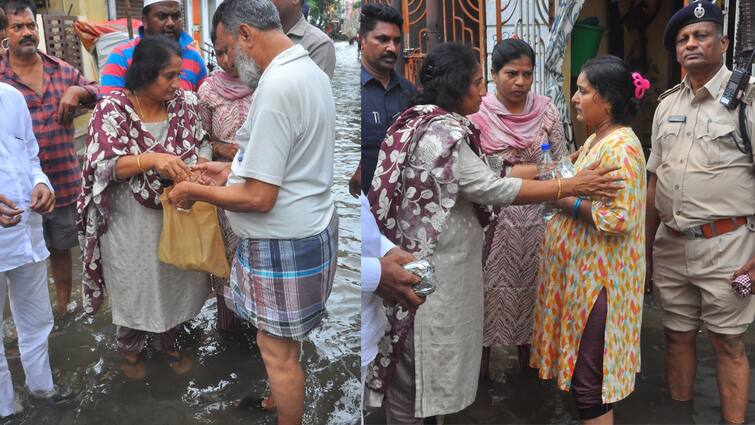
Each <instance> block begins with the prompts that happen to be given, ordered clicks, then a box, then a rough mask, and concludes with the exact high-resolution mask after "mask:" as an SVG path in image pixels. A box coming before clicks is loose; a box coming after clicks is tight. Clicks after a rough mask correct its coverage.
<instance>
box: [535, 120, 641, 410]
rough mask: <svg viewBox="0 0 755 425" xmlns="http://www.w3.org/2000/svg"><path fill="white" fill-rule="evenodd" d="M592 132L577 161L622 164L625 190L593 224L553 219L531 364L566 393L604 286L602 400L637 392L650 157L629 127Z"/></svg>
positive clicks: (580, 164)
mask: <svg viewBox="0 0 755 425" xmlns="http://www.w3.org/2000/svg"><path fill="white" fill-rule="evenodd" d="M593 140H594V136H591V137H590V138H589V139H588V140H587V142H585V147H584V148H583V152H582V153H581V155H580V156H579V159H578V160H577V162H576V164H575V166H576V168H577V170H578V171H579V170H581V169H583V168H586V167H587V166H588V165H590V164H592V163H594V162H598V161H599V162H600V163H601V166H605V167H609V166H621V167H622V168H621V170H619V171H617V172H616V173H618V175H620V176H621V177H623V178H624V179H625V181H624V183H623V184H624V189H622V190H620V191H619V192H618V194H617V197H616V198H614V199H610V200H609V199H603V198H601V199H596V200H594V201H593V203H592V217H593V220H594V222H595V224H594V225H593V224H587V223H585V222H584V221H577V220H575V219H573V218H571V216H570V215H569V214H567V213H563V212H562V213H560V214H557V215H556V216H555V217H554V218H553V219H551V220H550V221H549V222H548V225H547V226H546V230H545V240H544V242H543V251H542V258H541V262H540V272H539V275H538V280H539V282H538V293H537V301H536V305H535V325H534V327H533V331H532V357H531V358H530V365H531V366H533V367H537V368H539V369H540V377H541V378H544V379H549V378H554V377H556V378H558V386H559V388H561V389H562V390H565V391H568V390H569V388H570V387H571V379H572V374H573V372H574V366H575V364H576V362H577V354H578V353H579V343H580V339H581V336H582V331H583V329H584V327H585V324H586V323H587V317H588V315H589V314H590V311H591V309H592V306H593V305H594V304H595V300H596V299H597V297H598V294H599V293H600V290H601V289H602V288H606V294H607V302H608V314H607V317H606V333H605V350H604V357H603V391H602V393H603V402H604V403H613V402H616V401H618V400H621V399H623V398H625V397H626V396H628V395H629V394H630V393H631V392H632V390H633V389H634V379H635V374H636V373H637V372H639V370H640V325H641V323H642V297H643V287H644V282H645V190H646V181H645V180H646V168H645V157H644V155H643V152H642V146H641V145H640V142H639V140H638V139H637V136H636V135H635V134H634V132H633V131H632V129H631V128H628V127H624V128H621V129H618V130H615V131H613V132H612V133H610V134H609V135H607V136H606V137H605V138H604V139H603V140H600V141H598V143H597V144H596V145H595V146H592V142H593Z"/></svg>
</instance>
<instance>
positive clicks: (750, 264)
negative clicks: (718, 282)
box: [732, 256, 755, 280]
mask: <svg viewBox="0 0 755 425" xmlns="http://www.w3.org/2000/svg"><path fill="white" fill-rule="evenodd" d="M745 273H747V274H749V275H750V279H752V280H755V256H753V257H752V258H750V259H749V260H748V261H747V262H746V263H745V265H744V266H742V268H740V269H739V270H737V271H735V272H734V276H732V279H734V278H735V277H737V276H739V275H741V274H745Z"/></svg>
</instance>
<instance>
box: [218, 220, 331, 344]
mask: <svg viewBox="0 0 755 425" xmlns="http://www.w3.org/2000/svg"><path fill="white" fill-rule="evenodd" d="M337 254H338V215H337V214H335V213H334V214H333V218H332V219H331V220H330V224H329V225H328V227H327V228H326V229H325V230H323V231H322V232H320V233H319V234H317V235H314V236H310V237H308V238H304V239H292V240H282V239H241V240H239V244H238V248H237V250H236V256H235V258H234V260H233V265H232V266H231V285H230V288H229V293H228V294H227V296H228V298H229V301H230V302H229V303H228V304H229V305H230V306H233V309H234V311H235V312H236V314H237V315H238V316H239V317H241V318H242V319H244V320H248V321H249V322H251V323H252V324H253V325H254V327H256V328H257V329H258V330H261V331H264V332H266V333H268V334H271V335H274V336H278V337H283V338H290V339H295V340H302V339H304V337H305V336H306V335H307V333H309V331H311V330H312V329H314V328H315V327H316V326H317V325H319V324H320V322H321V321H322V316H323V314H324V312H325V302H326V301H327V300H328V297H329V296H330V291H331V289H332V288H333V279H334V277H335V274H336V267H337V265H338V261H337Z"/></svg>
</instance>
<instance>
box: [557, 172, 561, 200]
mask: <svg viewBox="0 0 755 425" xmlns="http://www.w3.org/2000/svg"><path fill="white" fill-rule="evenodd" d="M556 184H558V193H557V194H556V199H561V177H556Z"/></svg>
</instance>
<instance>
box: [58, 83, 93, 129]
mask: <svg viewBox="0 0 755 425" xmlns="http://www.w3.org/2000/svg"><path fill="white" fill-rule="evenodd" d="M88 94H89V92H87V91H86V89H84V88H83V87H79V86H71V87H68V88H67V89H66V91H65V92H64V93H63V97H61V98H60V103H58V112H57V114H56V115H55V120H56V121H57V122H58V123H60V124H70V123H71V122H73V118H74V117H75V116H76V110H77V109H78V108H79V103H81V98H82V97H85V96H87V95H88Z"/></svg>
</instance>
